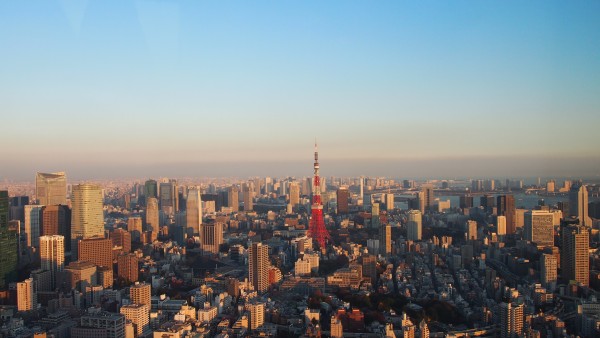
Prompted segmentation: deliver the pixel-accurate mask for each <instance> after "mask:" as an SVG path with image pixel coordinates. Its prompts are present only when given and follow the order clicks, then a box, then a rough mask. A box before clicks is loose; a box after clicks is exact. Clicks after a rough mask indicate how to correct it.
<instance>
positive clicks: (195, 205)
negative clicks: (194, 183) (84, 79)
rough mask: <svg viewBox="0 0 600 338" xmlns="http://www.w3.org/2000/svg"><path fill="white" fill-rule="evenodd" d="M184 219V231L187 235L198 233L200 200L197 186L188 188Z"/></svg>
mask: <svg viewBox="0 0 600 338" xmlns="http://www.w3.org/2000/svg"><path fill="white" fill-rule="evenodd" d="M186 220H187V221H186V224H187V230H186V231H187V234H188V236H193V235H197V234H199V233H200V225H201V224H202V200H201V196H200V190H199V189H197V188H192V189H190V190H188V195H187V200H186Z"/></svg>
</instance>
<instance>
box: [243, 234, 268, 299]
mask: <svg viewBox="0 0 600 338" xmlns="http://www.w3.org/2000/svg"><path fill="white" fill-rule="evenodd" d="M269 265H270V264H269V247H268V246H267V245H263V244H262V243H252V245H251V246H250V247H249V248H248V275H249V276H248V277H249V278H248V279H249V281H250V284H251V285H252V286H253V287H254V290H256V291H258V292H259V293H263V292H265V291H267V290H268V289H269Z"/></svg>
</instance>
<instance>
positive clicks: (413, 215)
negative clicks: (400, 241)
mask: <svg viewBox="0 0 600 338" xmlns="http://www.w3.org/2000/svg"><path fill="white" fill-rule="evenodd" d="M406 226H407V229H406V230H407V231H406V232H407V234H406V237H407V239H408V240H410V241H420V240H421V236H422V235H421V234H422V228H423V220H422V214H421V211H420V210H410V211H409V212H408V222H407V224H406Z"/></svg>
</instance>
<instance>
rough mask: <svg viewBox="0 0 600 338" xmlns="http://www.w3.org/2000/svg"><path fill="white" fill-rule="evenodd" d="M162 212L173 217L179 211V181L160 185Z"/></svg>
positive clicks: (170, 181)
mask: <svg viewBox="0 0 600 338" xmlns="http://www.w3.org/2000/svg"><path fill="white" fill-rule="evenodd" d="M159 186H160V191H159V195H160V210H162V211H163V212H164V213H165V214H167V215H173V214H175V212H176V211H177V210H178V209H179V194H178V193H177V181H176V180H169V182H162V183H160V185H159Z"/></svg>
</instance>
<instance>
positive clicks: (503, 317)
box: [500, 303, 524, 338]
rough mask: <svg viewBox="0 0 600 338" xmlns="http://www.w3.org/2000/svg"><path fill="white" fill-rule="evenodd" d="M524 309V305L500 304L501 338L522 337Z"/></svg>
mask: <svg viewBox="0 0 600 338" xmlns="http://www.w3.org/2000/svg"><path fill="white" fill-rule="evenodd" d="M523 309H524V305H523V304H515V303H501V304H500V337H502V338H518V337H521V335H522V334H523V320H524V318H523Z"/></svg>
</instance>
